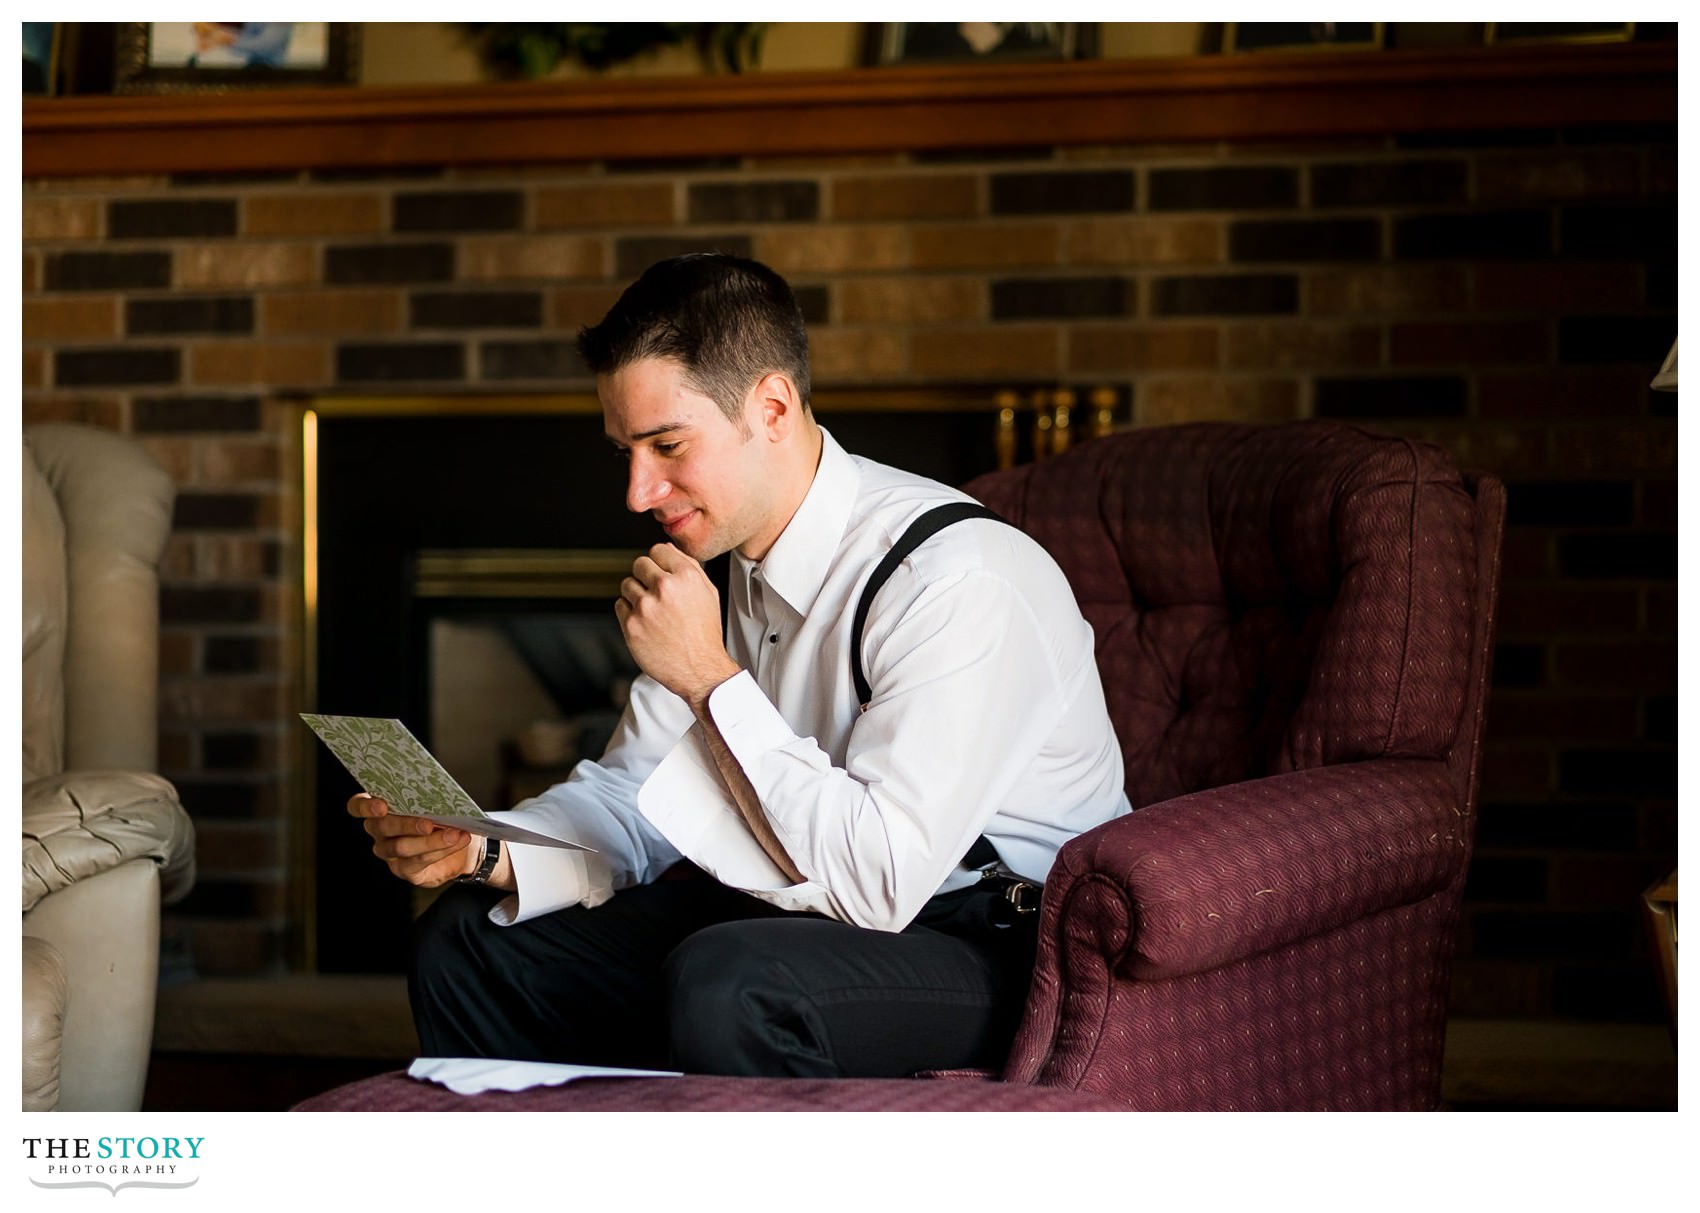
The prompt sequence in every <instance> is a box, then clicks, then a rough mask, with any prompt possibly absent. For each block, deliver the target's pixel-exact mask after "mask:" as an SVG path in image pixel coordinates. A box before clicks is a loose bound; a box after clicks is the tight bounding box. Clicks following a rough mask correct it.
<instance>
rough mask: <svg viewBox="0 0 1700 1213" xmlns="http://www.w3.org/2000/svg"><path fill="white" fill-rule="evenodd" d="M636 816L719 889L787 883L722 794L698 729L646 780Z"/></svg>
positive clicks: (773, 886)
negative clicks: (646, 822) (725, 886)
mask: <svg viewBox="0 0 1700 1213" xmlns="http://www.w3.org/2000/svg"><path fill="white" fill-rule="evenodd" d="M638 812H640V813H642V814H643V815H644V817H646V818H647V819H648V820H649V824H650V825H652V826H654V827H655V828H656V829H657V830H658V831H660V833H661V836H662V837H663V838H665V839H666V840H667V841H668V842H670V843H671V844H672V845H673V848H674V849H675V850H676V851H678V852H679V854H681V855H683V856H684V857H685V858H686V859H688V860H690V861H691V862H692V863H694V864H696V865H697V867H699V868H701V869H702V870H703V871H705V872H707V873H708V874H709V875H710V876H712V877H714V878H715V879H716V880H718V881H719V882H720V883H721V884H724V885H730V886H731V887H732V888H734V889H744V890H746V891H753V890H756V889H782V888H785V887H786V886H787V884H788V883H789V881H787V879H786V877H785V873H783V872H781V871H780V870H779V865H777V864H775V863H774V862H773V860H771V859H769V858H768V855H767V852H766V851H764V850H762V849H761V843H759V842H757V841H756V836H755V835H754V834H752V833H751V832H750V827H749V826H748V825H747V824H746V823H745V821H744V815H743V814H742V813H741V812H739V811H738V805H737V802H736V801H734V800H733V799H732V795H731V793H729V792H728V791H727V790H726V785H725V783H724V782H723V781H722V780H721V778H720V768H719V767H718V766H716V765H715V762H714V758H713V756H712V755H711V754H710V753H709V752H708V743H707V741H706V740H705V739H704V738H703V735H702V728H701V726H698V725H693V726H692V727H691V730H690V732H688V733H686V734H685V735H684V737H683V738H681V739H680V741H679V744H678V745H676V746H674V747H673V749H672V751H671V752H670V753H669V754H668V755H667V757H666V758H663V759H662V760H661V764H660V765H659V766H657V767H656V768H655V770H654V771H653V772H652V773H651V774H650V776H649V778H648V779H646V780H644V783H643V787H641V788H639V789H638Z"/></svg>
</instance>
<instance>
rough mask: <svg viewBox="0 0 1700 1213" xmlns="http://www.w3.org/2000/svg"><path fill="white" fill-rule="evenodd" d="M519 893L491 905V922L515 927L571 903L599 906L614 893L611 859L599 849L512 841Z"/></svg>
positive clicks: (510, 855)
mask: <svg viewBox="0 0 1700 1213" xmlns="http://www.w3.org/2000/svg"><path fill="white" fill-rule="evenodd" d="M506 845H507V847H508V861H509V863H510V864H512V866H513V873H514V886H515V888H516V890H517V891H516V892H514V893H512V894H510V895H509V896H507V897H504V898H502V900H500V901H498V902H497V903H496V904H495V905H494V906H492V907H490V921H491V922H493V923H495V924H496V925H497V926H502V927H511V926H513V925H514V924H515V923H518V922H525V921H526V920H527V919H531V918H536V917H538V916H540V915H543V914H550V913H553V912H554V911H556V910H563V909H565V908H566V907H568V906H584V907H585V908H587V909H588V908H590V907H592V906H599V905H601V904H602V903H603V902H605V901H607V900H608V899H609V898H610V897H612V896H613V895H614V881H613V873H612V871H611V869H610V868H609V866H608V861H607V860H605V859H603V858H602V856H600V855H598V854H597V853H596V852H595V851H568V850H563V849H561V848H559V847H539V846H531V845H529V844H527V843H509V844H506Z"/></svg>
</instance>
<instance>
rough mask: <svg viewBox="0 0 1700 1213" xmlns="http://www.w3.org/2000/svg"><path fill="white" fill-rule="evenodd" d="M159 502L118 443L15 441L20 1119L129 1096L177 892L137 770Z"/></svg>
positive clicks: (181, 876)
mask: <svg viewBox="0 0 1700 1213" xmlns="http://www.w3.org/2000/svg"><path fill="white" fill-rule="evenodd" d="M173 497H174V489H173V486H172V484H171V480H170V478H169V477H168V476H167V475H166V473H165V472H164V470H163V469H161V468H160V466H159V465H158V464H157V463H156V462H155V461H154V460H153V458H152V457H151V456H150V455H148V454H147V452H146V451H144V450H143V449H142V448H141V447H140V446H138V445H137V444H136V443H135V442H133V441H131V440H130V439H127V438H123V437H120V436H118V435H116V434H111V433H108V432H105V431H102V430H93V429H86V428H83V427H78V426H68V425H47V426H37V427H33V428H29V429H26V430H25V431H24V444H23V642H24V657H23V778H24V786H23V902H24V907H23V908H24V925H23V934H24V940H23V1014H22V1019H23V1046H24V1048H23V1052H24V1064H23V1106H24V1110H25V1111H48V1110H53V1109H59V1110H62V1111H134V1110H136V1109H138V1108H140V1107H141V1103H142V1088H143V1086H144V1085H145V1083H146V1080H147V1066H148V1052H149V1049H150V1047H151V1044H152V1039H153V1015H154V995H155V991H156V988H157V985H158V972H159V907H160V904H161V901H162V898H163V900H165V901H172V900H175V899H176V898H179V897H182V896H183V895H184V894H185V893H187V892H188V891H189V888H190V886H191V885H192V884H193V882H194V828H193V826H192V825H191V824H190V822H189V818H188V815H187V814H185V813H184V811H183V809H182V806H180V805H179V804H178V802H177V793H176V790H175V789H173V788H172V786H171V784H169V783H168V782H166V781H165V780H164V779H162V778H160V777H159V776H158V775H156V774H152V773H151V772H152V770H153V768H154V767H155V765H156V762H157V740H158V725H157V715H156V713H157V698H158V681H159V656H158V654H159V578H158V564H159V558H160V553H161V552H162V551H163V550H164V547H165V540H166V534H167V532H168V531H169V530H170V527H171V505H172V499H173Z"/></svg>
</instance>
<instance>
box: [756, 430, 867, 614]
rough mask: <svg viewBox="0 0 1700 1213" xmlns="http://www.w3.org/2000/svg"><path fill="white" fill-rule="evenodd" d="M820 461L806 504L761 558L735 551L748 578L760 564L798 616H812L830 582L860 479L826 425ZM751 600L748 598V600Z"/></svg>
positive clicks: (765, 579) (768, 581)
mask: <svg viewBox="0 0 1700 1213" xmlns="http://www.w3.org/2000/svg"><path fill="white" fill-rule="evenodd" d="M820 435H821V451H820V466H819V467H817V468H816V469H815V478H814V481H813V483H811V484H810V485H809V491H808V493H806V494H805V495H804V497H803V504H802V505H800V506H798V507H797V512H796V513H795V514H793V515H792V516H791V521H790V522H789V523H787V524H786V526H785V529H784V530H783V531H782V532H780V535H779V538H778V539H776V540H774V543H773V546H772V547H771V548H769V549H768V551H767V555H766V556H765V557H763V558H762V559H761V561H759V562H757V561H752V560H748V559H746V558H745V557H743V556H742V555H740V554H739V553H737V552H733V553H732V560H733V565H734V567H735V568H736V569H737V570H738V572H739V574H740V576H741V577H742V578H743V579H745V580H746V581H747V579H748V578H749V576H750V575H751V574H752V573H753V572H754V571H755V570H756V569H757V568H760V569H761V579H762V583H763V584H764V585H766V586H767V587H768V588H769V589H771V590H773V592H774V593H776V594H778V595H779V596H780V597H781V598H783V599H784V600H785V602H786V604H787V605H788V606H789V607H790V608H791V609H792V610H794V611H796V612H797V614H799V615H807V614H808V613H809V610H810V608H812V607H813V606H814V604H815V598H816V597H817V596H818V595H819V594H820V589H821V586H822V585H823V584H825V582H826V574H827V570H828V569H829V568H831V567H832V559H833V556H834V555H836V554H837V552H838V543H839V540H841V539H842V538H843V537H844V530H845V528H846V527H847V526H849V524H850V511H851V509H852V508H853V507H854V506H855V504H856V487H857V482H858V480H859V479H860V476H859V473H858V472H857V470H856V462H855V460H853V459H851V457H850V455H849V453H848V452H847V451H845V449H844V448H843V447H841V446H839V445H838V441H837V439H835V438H833V436H832V435H831V433H829V432H828V431H827V429H826V427H824V426H822V427H821V431H820ZM746 601H747V599H746Z"/></svg>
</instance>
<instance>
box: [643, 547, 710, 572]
mask: <svg viewBox="0 0 1700 1213" xmlns="http://www.w3.org/2000/svg"><path fill="white" fill-rule="evenodd" d="M639 559H640V560H650V561H653V562H654V563H655V564H656V565H657V566H658V567H660V568H662V569H665V570H666V571H667V572H669V573H677V572H678V571H679V570H681V569H688V568H692V567H697V568H700V567H701V564H700V562H699V561H698V560H697V559H696V557H694V556H692V555H691V554H690V553H689V552H686V551H683V550H681V549H679V548H676V547H674V546H673V545H672V544H670V543H658V544H656V545H655V546H654V547H652V548H650V549H649V555H648V556H647V557H639Z"/></svg>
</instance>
